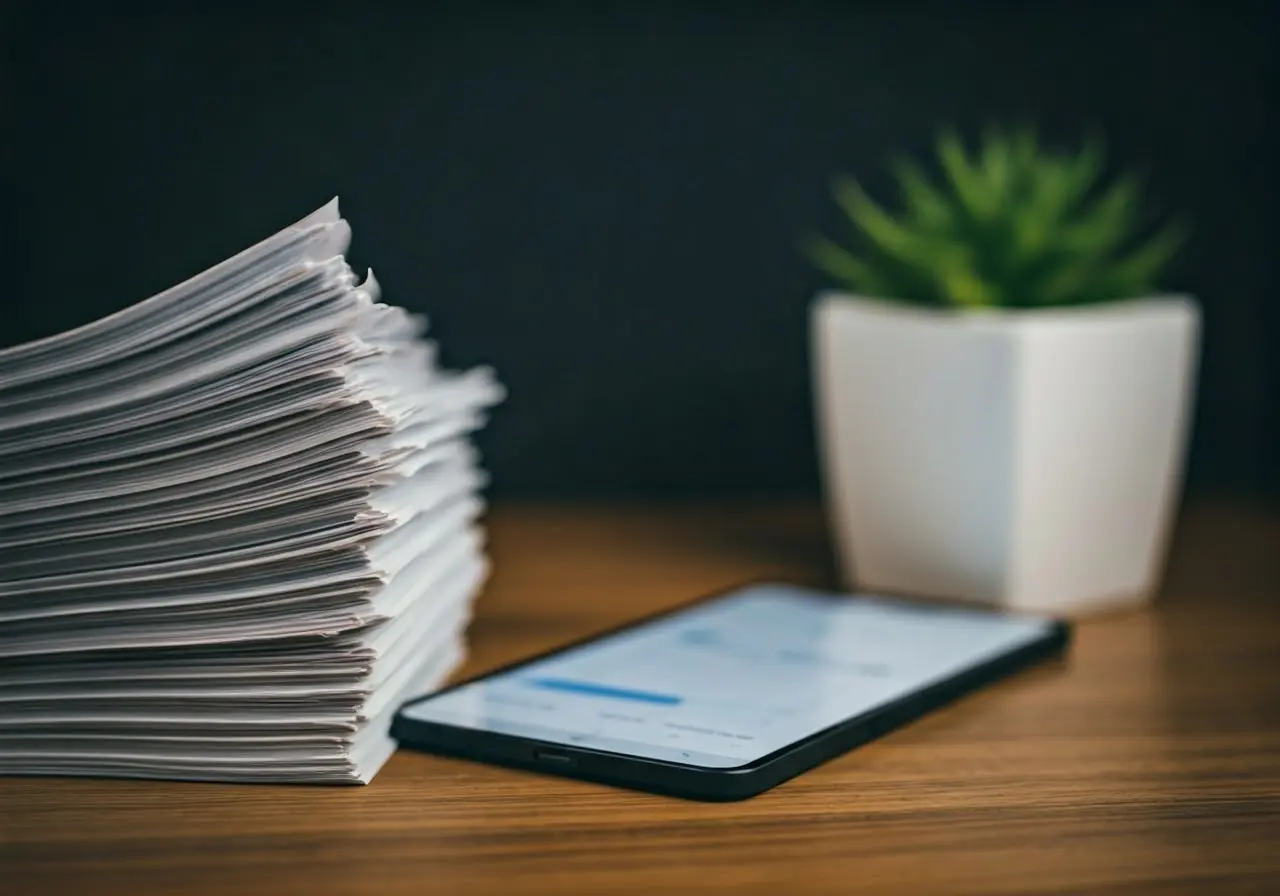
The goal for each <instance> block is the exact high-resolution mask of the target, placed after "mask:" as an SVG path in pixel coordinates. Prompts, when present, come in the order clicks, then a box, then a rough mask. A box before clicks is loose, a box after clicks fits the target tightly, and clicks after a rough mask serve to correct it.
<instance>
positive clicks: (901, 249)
mask: <svg viewBox="0 0 1280 896" xmlns="http://www.w3.org/2000/svg"><path fill="white" fill-rule="evenodd" d="M834 193H835V198H836V202H837V203H839V205H840V207H841V208H842V209H844V212H845V214H846V215H848V216H849V220H850V221H852V222H853V223H854V225H855V226H856V227H857V228H858V229H859V230H860V231H862V233H863V235H864V236H866V238H867V239H868V240H869V241H870V242H871V243H872V244H873V245H874V246H875V247H876V248H877V249H878V250H880V251H881V252H883V253H885V254H886V255H888V256H890V257H892V258H894V259H896V260H897V261H899V262H902V263H904V264H907V265H918V266H921V267H925V268H929V267H933V266H934V265H935V264H936V263H937V257H938V250H939V248H945V246H940V245H939V244H938V243H937V242H936V241H932V240H930V239H929V238H928V237H927V236H926V235H924V234H921V233H919V232H917V231H915V230H913V229H912V228H911V227H909V226H907V225H905V224H903V223H902V222H900V221H899V220H898V219H896V218H895V217H893V215H891V214H889V213H888V212H886V211H885V210H884V209H882V208H881V207H880V206H879V205H878V204H877V203H876V202H875V200H873V199H872V198H871V197H870V196H868V195H867V194H866V193H865V192H863V190H862V187H860V186H859V185H858V183H857V181H855V180H853V179H852V178H840V179H838V180H837V181H836V184H835V188H834Z"/></svg>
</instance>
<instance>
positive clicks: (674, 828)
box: [0, 506, 1280, 896]
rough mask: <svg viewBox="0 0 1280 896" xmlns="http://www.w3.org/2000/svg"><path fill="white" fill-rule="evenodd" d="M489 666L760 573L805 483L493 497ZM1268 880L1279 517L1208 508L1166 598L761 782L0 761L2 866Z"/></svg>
mask: <svg viewBox="0 0 1280 896" xmlns="http://www.w3.org/2000/svg"><path fill="white" fill-rule="evenodd" d="M492 533H493V550H494V555H495V557H496V561H497V574H496V576H495V578H494V579H493V581H492V583H491V585H490V587H489V589H488V590H487V592H486V594H485V596H484V597H483V599H482V602H481V605H480V612H479V616H478V619H477V620H476V622H475V625H474V628H473V638H474V644H475V649H474V654H473V659H472V662H471V664H470V668H469V670H468V671H472V672H474V671H479V670H483V669H485V668H488V667H491V666H493V665H495V664H497V663H499V662H502V661H505V660H509V659H512V658H516V657H519V656H521V655H524V654H527V653H529V652H531V651H534V650H538V649H541V648H545V647H548V646H551V645H553V644H556V643H558V642H561V641H564V640H566V639H569V638H572V637H576V636H579V635H582V634H585V633H588V632H590V631H592V630H595V629H598V628H600V627H602V626H605V625H608V624H612V623H616V622H619V621H622V620H625V619H627V618H629V617H632V616H635V615H637V614H640V613H644V612H648V611H652V610H656V609H658V608H661V607H664V606H667V605H671V604H675V603H680V602H682V601H683V600H684V599H686V598H688V597H690V596H693V595H695V594H697V593H699V592H704V591H709V590H712V589H715V588H718V587H720V586H723V585H725V584H730V583H733V582H735V581H737V580H740V579H743V578H748V577H754V576H778V577H785V578H790V579H794V580H802V581H809V582H814V583H824V582H828V581H829V580H830V577H831V574H832V572H831V570H832V566H831V561H830V557H829V555H828V552H827V549H826V543H825V538H824V536H823V532H822V528H821V521H820V518H819V516H818V515H817V514H816V513H815V512H814V511H813V510H812V509H808V508H795V507H760V506H754V507H752V506H740V507H728V508H722V509H719V510H699V511H690V510H681V509H679V508H667V509H658V510H655V509H648V510H643V509H636V510H625V509H618V508H613V509H596V510H592V509H571V508H560V509H557V508H505V509H502V510H500V511H499V512H498V513H496V515H495V517H494V519H493V524H492ZM1251 884H1252V885H1256V886H1257V887H1259V888H1261V889H1263V890H1266V891H1269V892H1280V518H1277V517H1274V516H1265V515H1263V514H1261V513H1247V512H1242V511H1224V510H1215V509H1212V508H1209V509H1203V510H1201V511H1199V512H1197V513H1195V514H1192V515H1190V517H1189V519H1188V520H1187V521H1186V522H1185V524H1184V526H1183V527H1182V530H1181V531H1180V533H1179V536H1178V539H1177V543H1176V550H1175V561H1174V563H1173V569H1172V573H1171V578H1170V582H1169V587H1168V589H1167V592H1166V596H1165V598H1164V599H1163V600H1162V602H1161V603H1160V604H1159V605H1158V609H1157V610H1156V611H1155V612H1147V613H1137V614H1130V615H1122V616H1115V617H1111V618H1104V619H1098V620H1094V621H1090V622H1088V623H1086V624H1084V625H1083V626H1082V627H1081V628H1080V630H1079V633H1078V641H1077V644H1076V647H1075V650H1074V652H1073V655H1072V657H1071V659H1070V661H1069V663H1068V664H1067V665H1066V666H1065V667H1063V668H1041V669H1038V670H1035V671H1033V672H1030V673H1028V674H1025V675H1022V676H1020V677H1018V678H1016V679H1012V680H1009V681H1006V682H1004V683H1002V684H1000V685H998V686H996V687H993V688H991V689H989V690H986V691H983V692H981V693H979V694H976V695H974V696H972V697H970V698H969V699H967V700H965V701H964V702H962V703H960V704H957V705H955V706H953V707H951V708H949V709H947V710H944V711H942V712H940V713H938V714H936V715H933V716H930V717H928V718H926V719H924V720H921V721H919V722H917V723H916V724H914V725H912V726H911V727H910V728H908V729H905V730H903V731H900V732H898V733H896V734H894V735H892V736H890V737H889V738H887V739H885V740H883V741H880V742H878V743H875V744H872V745H870V746H867V747H865V748H863V749H860V750H857V751H855V752H854V753H851V754H849V755H847V756H845V757H844V758H842V759H839V760H837V761H835V762H833V763H831V764H829V765H827V766H825V767H823V768H821V769H818V770H816V771H814V772H811V773H809V774H806V775H804V776H802V777H800V778H798V779H796V780H794V781H792V782H790V783H788V784H785V785H783V786H782V787H781V788H779V789H777V790H775V791H772V792H770V793H768V794H765V795H764V796H762V797H759V798H757V799H755V800H751V801H749V802H745V803H736V804H733V803H731V804H719V805H716V804H711V805H707V804H698V803H688V802H681V801H677V800H673V799H666V798H660V797H654V796H646V795H642V794H635V793H628V792H623V791H617V790H610V789H606V788H604V787H599V786H595V785H591V784H584V783H576V782H573V781H568V780H559V779H556V778H551V777H541V776H537V775H532V774H526V773H521V772H515V771H506V770H502V769H495V768H486V767H484V766H480V765H472V764H468V763H465V762H458V761H449V760H444V759H436V758H432V757H428V756H423V755H418V754H414V753H410V752H401V753H400V754H398V755H397V756H396V757H395V758H394V759H393V760H392V761H391V763H390V764H389V765H388V766H387V768H386V769H385V770H384V771H383V772H382V774H381V775H380V776H379V777H378V778H377V779H376V780H375V781H374V783H373V784H372V785H370V786H369V787H366V788H354V789H320V788H298V787H292V788H281V787H245V786H213V785H196V784H168V783H139V782H125V781H74V780H67V781H63V780H34V779H33V780H5V781H0V892H2V893H5V894H17V893H28V892H31V893H64V892H65V893H94V892H109V893H128V894H139V893H144V892H152V891H157V890H173V891H183V892H191V893H217V894H226V896H240V894H245V893H251V892H253V893H257V892H262V893H306V894H315V893H373V894H379V896H382V894H392V893H433V894H444V893H479V894H488V893H501V894H514V893H524V892H551V893H584V894H597V893H607V892H637V893H640V892H644V893H648V894H652V893H669V892H687V891H689V890H694V889H705V890H717V891H723V892H737V891H745V892H753V893H754V892H760V893H810V892H842V893H843V892H871V893H884V892H890V891H898V890H910V891H912V892H938V893H958V892H977V893H997V892H1000V893H1006V892H1007V893H1019V894H1026V893H1039V892H1064V891H1075V892H1086V893H1104V892H1112V891H1114V890H1120V889H1123V890H1126V891H1130V890H1133V889H1139V890H1146V891H1155V892H1161V893H1167V892H1188V893H1201V892H1206V893H1208V892H1212V893H1218V892H1226V891H1228V890H1231V891H1235V890H1238V889H1240V888H1242V887H1244V886H1246V885H1251Z"/></svg>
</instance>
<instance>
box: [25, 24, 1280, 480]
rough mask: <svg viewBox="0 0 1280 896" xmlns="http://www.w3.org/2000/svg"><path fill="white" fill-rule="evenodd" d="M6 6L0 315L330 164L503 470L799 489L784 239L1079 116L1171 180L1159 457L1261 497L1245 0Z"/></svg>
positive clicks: (1258, 176) (35, 314)
mask: <svg viewBox="0 0 1280 896" xmlns="http://www.w3.org/2000/svg"><path fill="white" fill-rule="evenodd" d="M414 6H415V5H414V4H410V3H399V4H394V5H385V6H383V7H378V6H376V5H370V6H367V7H362V6H361V4H356V3H346V4H341V5H332V6H330V7H326V6H325V4H323V3H318V2H317V3H310V4H305V5H296V6H291V7H289V8H276V9H274V10H273V11H268V8H267V7H264V6H259V7H257V8H254V7H246V9H245V10H239V11H235V12H231V11H227V12H218V11H216V9H215V8H213V7H209V8H208V9H205V10H203V11H202V10H199V9H195V8H190V7H183V6H179V5H177V4H174V5H173V6H172V8H171V9H168V10H164V9H163V8H162V7H159V6H157V7H155V8H142V7H137V8H132V9H126V8H125V7H117V8H116V9H115V10H114V11H113V12H111V13H110V14H107V13H101V12H94V11H93V8H92V7H90V6H88V5H87V4H86V5H83V6H68V5H65V4H61V5H60V4H57V3H53V4H35V3H31V4H26V5H25V6H24V5H18V6H14V5H12V4H10V5H8V6H7V7H6V12H5V14H4V18H3V19H2V20H0V22H2V23H3V24H2V27H3V28H4V41H5V48H6V54H7V55H6V59H5V66H6V75H5V88H6V89H5V93H4V96H3V101H4V103H5V107H4V109H3V112H4V115H5V119H6V134H5V145H4V156H3V163H4V166H5V182H4V185H3V186H4V191H5V195H4V196H3V200H4V210H3V214H4V217H5V218H6V219H7V222H6V225H5V227H6V229H7V230H8V232H9V233H8V237H7V238H6V241H5V247H6V248H5V252H6V261H7V264H6V267H7V269H8V270H7V275H8V281H9V286H8V287H7V288H6V289H5V290H4V291H3V299H0V302H3V315H2V316H0V341H2V342H3V343H4V344H12V343H16V342H19V341H23V340H26V339H29V338H32V337H36V336H39V335H43V334H46V333H50V332H53V331H56V330H59V329H62V328H65V327H70V326H73V325H75V324H79V323H82V322H84V321H87V320H89V319H91V318H94V317H97V316H99V315H102V314H105V313H107V312H110V311H112V310H115V309H117V308H119V307H122V306H124V305H126V304H129V303H131V302H133V301H136V300H138V299H140V298H143V297H145V296H147V295H149V294H151V293H153V292H155V291H158V290H160V289H162V288H163V287H165V286H167V285H168V284H170V283H172V282H174V281H176V280H180V279H183V278H185V277H186V276H188V275H190V274H191V273H193V272H195V271H196V270H198V269H200V268H201V267H203V266H205V265H207V264H209V263H211V262H214V261H216V260H218V259H219V258H221V257H223V256H225V255H227V254H230V253H232V252H234V251H236V250H238V249H240V248H242V247H243V246H244V245H246V244H248V243H250V242H253V241H256V240H257V239H258V238H260V237H263V236H265V235H267V234H268V233H270V232H272V231H274V230H275V229H277V228H279V227H280V226H282V225H284V224H286V223H288V222H290V221H292V220H294V219H296V218H298V217H300V216H302V215H303V214H305V213H306V212H308V211H310V210H311V209H312V208H314V207H316V206H318V205H320V204H322V203H323V202H324V201H326V200H327V199H329V198H330V197H331V196H332V195H335V194H338V195H340V196H341V197H342V201H343V208H344V211H345V213H346V214H347V217H348V218H349V219H350V220H351V221H352V223H353V225H354V228H355V245H354V255H355V260H356V261H357V262H360V263H366V264H371V265H373V266H374V267H375V269H376V270H377V271H378V274H379V278H380V279H381V280H382V282H383V284H384V286H385V287H386V294H387V298H388V300H389V301H395V302H397V303H400V304H404V305H407V306H409V307H412V308H414V309H418V310H423V311H426V312H428V313H429V314H430V316H431V318H432V320H433V326H434V330H435V332H436V335H437V336H438V338H439V339H440V340H441V341H442V345H443V348H444V353H445V358H446V360H447V361H448V362H449V363H451V364H453V365H469V364H472V363H476V362H489V363H492V364H494V365H495V366H496V367H497V368H498V369H499V371H500V373H501V375H502V377H503V378H504V380H505V381H506V383H507V384H508V386H509V387H510V390H511V397H510V399H509V401H508V403H507V405H506V406H505V407H504V408H502V409H501V410H500V411H499V412H498V413H497V415H496V417H495V420H494V422H493V424H492V426H491V428H490V429H489V430H488V431H487V432H486V433H485V435H484V438H483V447H484V449H485V451H486V453H487V456H488V462H489V465H490V468H491V469H492V471H493V472H494V475H495V485H494V490H495V492H497V493H498V494H503V495H515V494H522V495H524V494H554V495H566V496H571V495H583V494H587V495H619V494H635V493H644V494H679V495H684V494H689V495H693V494H724V493H743V494H759V493H765V492H791V493H811V492H814V491H816V489H817V471H816V465H815V461H814V454H813V435H812V423H811V412H810V397H809V376H808V366H807V364H808V362H807V345H806V339H807V318H806V315H807V303H808V299H809V297H810V296H811V294H812V293H813V292H814V290H815V289H816V288H818V287H820V286H821V285H822V281H821V279H820V277H819V276H817V275H816V274H815V273H813V272H812V271H811V270H810V269H809V268H808V266H807V265H806V264H805V262H804V261H803V259H802V258H800V256H799V255H798V253H797V252H796V249H795V244H796V239H797V236H798V235H799V234H801V233H802V232H803V231H805V230H806V229H807V228H809V227H811V226H819V227H825V228H827V229H832V228H834V227H835V226H836V224H837V223H838V218H837V214H836V212H835V211H834V209H833V208H832V206H831V204H830V203H829V201H828V198H827V192H826V189H827V182H828V179H829V176H830V175H831V174H832V173H833V172H834V171H836V170H849V171H852V172H854V173H855V174H857V175H858V176H860V177H861V178H863V179H864V181H865V182H866V183H867V184H868V186H869V187H870V188H871V189H872V190H873V191H879V190H883V189H884V188H885V186H886V180H885V178H884V176H883V167H882V163H883V161H884V160H885V157H886V155H887V154H889V153H891V152H896V151H908V152H915V153H919V152H924V151H925V150H927V148H928V146H929V144H930V141H931V138H932V136H933V134H934V132H935V130H936V128H937V127H938V126H939V125H940V124H943V123H955V124H957V125H959V126H960V127H961V128H962V129H963V130H965V131H967V132H969V133H974V132H975V130H976V129H977V128H979V127H980V126H981V125H982V124H983V123H985V122H988V121H1001V120H1031V121H1035V122H1037V123H1038V124H1039V126H1040V129H1041V131H1042V132H1043V133H1044V134H1045V135H1046V137H1047V138H1049V139H1051V140H1058V141H1071V140H1074V139H1075V138H1076V137H1077V136H1078V135H1079V134H1080V133H1081V132H1082V131H1083V130H1084V129H1085V128H1086V127H1097V128H1099V129H1101V130H1102V131H1103V132H1104V133H1105V134H1106V135H1107V136H1108V139H1109V141H1110V144H1111V148H1112V152H1113V155H1114V158H1115V160H1116V162H1117V163H1118V164H1119V165H1122V166H1124V167H1132V168H1138V169H1140V170H1142V171H1144V172H1145V173H1146V174H1147V176H1148V183H1149V187H1150V194H1151V197H1152V200H1153V202H1154V203H1155V204H1156V205H1157V206H1159V207H1160V208H1162V209H1164V210H1176V211H1180V212H1184V213H1185V214H1186V215H1187V216H1188V217H1189V218H1190V219H1191V220H1192V221H1193V222H1194V224H1195V226H1196V235H1195V240H1194V242H1193V244H1192V245H1191V247H1190V248H1189V250H1188V251H1187V253H1186V256H1185V258H1184V259H1183V264H1182V268H1181V270H1180V271H1179V274H1178V276H1177V277H1176V278H1175V281H1174V282H1173V283H1172V284H1171V285H1172V286H1174V287H1178V288H1181V289H1187V290H1190V291H1192V292H1193V293H1195V294H1196V295H1198V296H1200V297H1201V298H1202V300H1203V302H1204V305H1205V308H1206V315H1207V330H1206V345H1205V352H1206V353H1205V359H1204V365H1203V371H1202V373H1203V375H1202V382H1201V399H1202V400H1201V405H1200V412H1199V415H1198V419H1197V425H1196V431H1195V437H1194V442H1193V452H1192V458H1191V470H1190V472H1191V481H1192V487H1193V488H1195V489H1197V490H1200V491H1222V492H1234V493H1247V494H1253V495H1261V494H1264V493H1270V494H1277V493H1280V414H1278V413H1277V409H1278V404H1280V402H1278V401H1277V399H1276V396H1277V394H1280V392H1278V390H1280V360H1278V359H1280V351H1277V349H1276V348H1275V345H1276V342H1277V338H1278V337H1280V314H1278V313H1277V309H1278V308H1280V294H1278V291H1277V286H1278V284H1277V282H1276V280H1277V278H1276V261H1275V256H1276V247H1277V245H1280V241H1278V239H1277V237H1278V236H1280V233H1278V232H1277V225H1276V213H1275V199H1276V186H1277V183H1276V174H1275V169H1276V165H1277V159H1280V152H1278V150H1280V146H1278V145H1277V142H1278V141H1277V135H1276V128H1275V115H1276V112H1275V109H1276V105H1277V100H1278V99H1280V91H1278V90H1277V87H1278V86H1280V85H1278V79H1277V67H1276V61H1275V49H1276V41H1275V37H1276V32H1275V21H1274V13H1272V12H1270V6H1271V4H1269V3H1263V2H1258V3H1227V4H1208V3H1203V4H1192V3H1186V2H1182V3H1179V2H1172V0H1170V2H1164V3H1159V4H1156V3H1150V4H1136V3H1128V4H1125V3H1121V4H1118V5H1116V4H1101V3H1088V2H1074V3H1034V4H1032V3H1028V4H1012V3H986V4H979V3H957V4H942V3H928V4H926V3H919V2H900V3H887V2H886V3H847V4H837V3H829V4H811V3H791V4H786V3H775V4H757V5H754V6H752V7H748V6H746V5H739V6H738V8H736V9H735V6H734V5H730V4H722V5H709V4H696V3H691V4H685V5H681V6H675V5H665V6H664V5H660V4H639V3H636V4H585V3H584V4H576V5H574V4H555V5H537V6H534V5H526V4H516V3H508V4H495V3H483V2H474V3H469V4H465V5H461V4H459V5H449V4H421V6H422V7H423V8H422V9H420V10H417V11H415V9H414Z"/></svg>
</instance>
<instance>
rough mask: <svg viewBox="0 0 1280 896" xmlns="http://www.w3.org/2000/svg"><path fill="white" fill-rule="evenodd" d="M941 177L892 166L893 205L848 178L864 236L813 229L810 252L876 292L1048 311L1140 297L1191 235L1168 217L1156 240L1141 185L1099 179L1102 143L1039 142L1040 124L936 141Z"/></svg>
mask: <svg viewBox="0 0 1280 896" xmlns="http://www.w3.org/2000/svg"><path fill="white" fill-rule="evenodd" d="M936 151H937V161H938V168H939V169H940V174H941V179H940V181H939V180H938V179H936V178H931V177H930V176H929V175H928V174H927V173H926V172H925V171H924V170H923V169H922V168H921V167H920V166H918V165H916V164H915V163H914V162H911V161H910V160H907V159H899V160H897V161H896V162H895V163H894V165H893V173H894V175H895V179H896V180H897V183H898V187H899V189H900V191H901V198H902V209H901V211H899V212H896V213H894V212H890V211H887V210H886V209H885V208H884V207H882V206H881V205H880V204H878V203H877V202H876V201H874V200H873V199H872V198H871V197H870V196H868V195H867V194H866V192H864V191H863V189H862V188H861V187H860V186H859V185H858V183H857V182H856V181H855V180H853V179H852V178H849V177H843V176H842V177H838V178H837V179H836V181H835V183H834V187H833V193H834V197H835V200H836V202H837V203H838V204H839V205H840V207H841V208H842V209H843V211H844V212H845V214H846V215H847V216H848V218H849V220H850V221H851V222H852V223H853V225H854V229H855V231H856V235H857V242H856V245H853V246H851V247H848V248H846V247H844V246H841V245H839V244H837V243H836V242H833V241H832V240H829V239H826V238H824V237H820V236H816V237H813V238H811V239H809V240H807V241H806V245H805V248H806V250H807V252H808V255H809V257H810V258H811V259H812V261H813V262H814V263H815V264H817V265H818V266H819V267H820V268H822V269H823V270H824V271H825V272H826V273H827V274H829V275H830V276H831V277H833V278H835V280H836V281H837V282H838V283H840V285H842V286H844V287H847V288H849V289H851V290H853V291H855V292H858V293H860V294H862V295H866V296H868V297H875V298H880V299H885V300H890V301H897V302H902V303H909V304H916V305H927V306H934V307H944V308H955V309H983V308H1045V307H1052V306H1062V305H1084V304H1091V303H1098V302H1110V301H1117V300H1123V299H1132V298H1139V297H1142V296H1144V295H1149V294H1150V293H1151V292H1153V291H1154V288H1155V283H1156V280H1157V278H1158V277H1159V276H1160V275H1161V273H1162V272H1163V271H1164V270H1165V269H1166V267H1167V266H1168V264H1169V263H1170V262H1171V261H1172V260H1173V258H1174V256H1175V255H1176V253H1177V251H1178V249H1179V248H1180V247H1181V246H1182V244H1183V241H1184V239H1185V236H1186V228H1185V227H1184V226H1182V225H1181V224H1169V225H1166V226H1165V227H1164V228H1163V229H1161V230H1159V231H1158V232H1156V233H1155V235H1154V236H1150V237H1149V238H1147V239H1140V236H1141V234H1142V232H1143V230H1144V229H1145V228H1144V227H1143V222H1142V221H1140V220H1139V214H1138V213H1139V193H1140V190H1139V184H1138V181H1137V179H1136V178H1135V177H1133V176H1131V175H1126V176H1122V177H1119V178H1117V179H1115V180H1114V181H1112V182H1111V183H1109V184H1103V183H1101V182H1100V181H1101V178H1102V172H1103V163H1104V158H1103V152H1102V148H1101V146H1100V145H1099V143H1098V142H1097V141H1086V142H1085V144H1084V145H1083V147H1082V148H1081V149H1080V150H1079V151H1078V152H1074V153H1057V152H1049V151H1046V150H1044V149H1042V148H1041V147H1040V146H1039V144H1038V141H1037V139H1036V136H1035V133H1034V131H1032V130H1031V129H1030V128H1024V129H1021V130H1018V131H1016V132H1013V133H1008V132H1005V131H999V130H996V131H991V132H989V133H988V134H987V135H986V137H985V138H984V139H983V141H982V144H981V146H980V147H979V148H978V151H977V153H976V154H975V155H972V156H971V155H970V153H969V152H968V151H967V149H966V147H965V145H964V143H963V142H962V141H961V140H960V138H959V137H958V136H957V135H956V134H955V133H954V132H944V133H943V134H942V135H941V136H940V137H939V138H938V140H937V146H936Z"/></svg>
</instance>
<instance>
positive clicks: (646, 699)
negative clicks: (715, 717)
mask: <svg viewBox="0 0 1280 896" xmlns="http://www.w3.org/2000/svg"><path fill="white" fill-rule="evenodd" d="M529 684H531V685H533V686H534V687H535V688H541V689H542V690H544V691H566V692H568V693H570V694H585V695H587V696H588V697H612V698H613V699H615V700H636V701H638V702H640V703H661V704H663V705H664V706H674V705H676V704H677V703H682V702H683V700H682V699H681V698H680V697H677V696H675V695H674V694H655V693H653V692H652V691H633V690H629V689H627V688H611V687H609V686H608V685H603V684H591V683H590V682H588V681H572V680H570V679H567V678H531V679H529Z"/></svg>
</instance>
